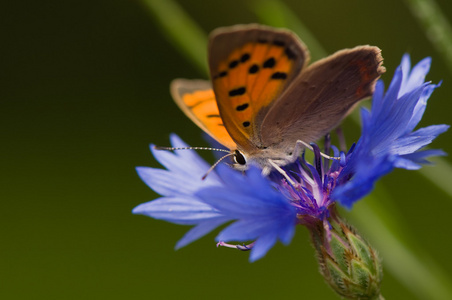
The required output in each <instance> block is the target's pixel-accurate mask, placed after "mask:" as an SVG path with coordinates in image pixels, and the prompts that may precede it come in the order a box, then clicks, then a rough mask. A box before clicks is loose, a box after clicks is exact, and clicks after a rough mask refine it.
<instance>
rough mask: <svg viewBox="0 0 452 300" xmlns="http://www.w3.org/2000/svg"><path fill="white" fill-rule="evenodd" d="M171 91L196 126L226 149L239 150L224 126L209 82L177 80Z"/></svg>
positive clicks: (174, 81) (173, 83) (172, 83)
mask: <svg viewBox="0 0 452 300" xmlns="http://www.w3.org/2000/svg"><path fill="white" fill-rule="evenodd" d="M170 89H171V94H172V96H173V98H174V101H175V102H176V104H177V105H178V106H179V107H180V109H182V111H183V112H184V113H185V114H186V115H187V116H188V117H189V118H190V119H191V120H192V121H193V122H194V123H195V124H196V125H198V126H199V127H200V128H201V129H202V130H204V131H205V132H206V133H208V134H209V135H210V136H211V137H213V138H214V139H215V140H217V141H218V142H219V143H220V144H222V145H224V146H225V147H227V148H229V149H231V150H234V149H236V148H237V146H236V144H235V142H234V141H233V140H232V139H231V136H230V135H229V133H228V132H227V131H226V128H225V127H224V125H223V121H222V120H221V117H220V113H219V111H218V106H217V102H216V100H215V95H214V93H213V90H212V86H211V84H210V82H209V81H205V80H188V79H175V80H173V81H172V82H171V87H170Z"/></svg>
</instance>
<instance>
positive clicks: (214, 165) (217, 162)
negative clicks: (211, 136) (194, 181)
mask: <svg viewBox="0 0 452 300" xmlns="http://www.w3.org/2000/svg"><path fill="white" fill-rule="evenodd" d="M233 155H235V153H229V154H226V155H225V156H223V157H221V158H220V159H219V160H217V161H216V162H215V163H214V164H213V165H212V166H211V167H210V169H209V170H207V172H206V174H204V176H203V177H202V178H201V179H202V180H204V179H206V178H207V175H209V173H210V172H212V171H213V169H215V167H216V166H218V164H219V163H220V162H221V161H222V160H223V159H225V158H226V157H229V156H233Z"/></svg>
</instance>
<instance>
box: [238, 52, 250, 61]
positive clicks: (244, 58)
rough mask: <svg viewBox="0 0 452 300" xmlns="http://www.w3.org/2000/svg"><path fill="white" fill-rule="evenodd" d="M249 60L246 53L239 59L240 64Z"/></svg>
mask: <svg viewBox="0 0 452 300" xmlns="http://www.w3.org/2000/svg"><path fill="white" fill-rule="evenodd" d="M249 59H250V55H249V54H248V53H245V54H243V55H242V57H240V62H242V63H244V62H246V61H247V60H249Z"/></svg>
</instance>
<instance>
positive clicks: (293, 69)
mask: <svg viewBox="0 0 452 300" xmlns="http://www.w3.org/2000/svg"><path fill="white" fill-rule="evenodd" d="M308 60H309V53H308V51H307V50H306V47H305V46H304V45H303V43H302V42H301V41H300V40H299V39H298V38H297V37H296V36H295V35H294V34H293V33H291V32H289V31H287V30H282V29H273V28H269V27H266V26H262V25H238V26H233V27H227V28H220V29H217V30H215V31H214V32H213V33H212V35H211V37H210V42H209V67H210V75H211V78H212V84H213V89H214V92H215V96H216V98H217V103H218V108H219V111H220V115H221V118H222V119H223V122H224V125H225V127H226V129H227V131H228V132H229V134H230V135H231V137H232V139H233V140H234V141H235V142H236V143H237V145H238V147H239V148H240V149H241V150H244V151H245V152H248V153H249V152H252V151H253V150H256V149H258V148H260V147H261V146H262V145H261V137H260V136H259V133H260V132H259V126H260V124H261V122H262V120H263V118H264V116H265V114H266V112H267V111H268V109H269V108H270V107H271V106H272V104H273V103H274V101H275V100H276V99H277V98H278V97H279V96H280V95H281V93H282V92H283V91H284V90H285V88H286V87H287V86H288V85H289V84H290V82H291V81H293V80H294V78H296V77H297V76H298V75H299V73H300V71H301V69H302V68H303V67H304V66H305V65H306V64H307V61H308Z"/></svg>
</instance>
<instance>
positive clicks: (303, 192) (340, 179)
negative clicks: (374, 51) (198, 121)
mask: <svg viewBox="0 0 452 300" xmlns="http://www.w3.org/2000/svg"><path fill="white" fill-rule="evenodd" d="M429 67H430V59H428V58H427V59H424V60H422V61H421V62H420V63H418V64H417V65H416V66H415V67H414V68H413V69H412V70H411V71H410V63H409V56H408V55H405V56H404V57H403V59H402V64H401V66H400V67H399V68H398V69H397V71H396V72H395V75H394V79H393V80H392V82H391V84H390V86H389V88H388V90H387V91H386V93H384V85H383V83H382V82H381V81H379V82H378V83H377V86H376V89H375V93H374V97H373V103H372V110H371V111H367V110H365V109H363V110H362V135H361V138H360V139H359V141H358V142H357V144H356V145H354V146H352V148H351V149H350V150H349V151H348V152H347V153H344V152H340V151H339V150H338V149H337V148H336V147H334V146H330V145H329V141H328V140H327V143H325V152H327V153H329V152H330V151H332V152H333V155H334V156H335V157H340V160H334V161H331V160H326V159H324V158H323V157H322V155H321V153H320V149H319V148H318V146H316V145H315V144H313V151H314V160H313V163H312V164H311V163H309V162H307V161H306V159H305V158H304V156H302V157H301V158H300V159H299V160H297V161H296V162H295V163H293V164H291V165H288V166H284V167H283V171H282V172H278V171H273V172H272V173H271V174H270V175H269V176H268V177H264V176H262V175H261V172H260V170H258V169H257V168H250V169H249V170H248V171H247V172H246V173H245V174H242V173H241V172H238V171H235V170H232V169H230V168H228V167H226V166H219V167H218V168H217V169H215V170H214V171H213V172H211V173H210V174H209V176H207V178H206V180H202V179H201V178H202V177H203V175H204V174H206V172H207V171H208V170H209V164H207V163H206V162H205V161H204V160H202V159H201V158H200V157H199V156H198V155H197V154H196V153H195V152H194V151H193V150H185V151H178V152H176V153H172V152H170V151H156V150H154V149H151V151H152V153H153V154H154V156H155V158H156V159H157V160H158V161H159V162H160V163H161V164H162V165H163V166H164V167H166V169H167V170H162V169H154V168H146V167H139V168H137V171H138V174H139V176H140V177H141V179H142V180H143V181H144V182H145V183H146V184H148V185H149V187H151V188H152V189H153V190H154V191H156V192H157V193H159V194H161V195H162V197H161V198H159V199H157V200H154V201H151V202H148V203H144V204H141V205H139V206H138V207H136V208H135V209H134V210H133V212H134V213H136V214H143V215H147V216H150V217H153V218H157V219H163V220H166V221H169V222H172V223H176V224H183V225H195V227H194V228H192V229H191V230H190V231H188V233H187V234H186V235H185V236H184V237H183V238H182V239H181V240H180V241H179V242H178V243H177V245H176V248H180V247H183V246H185V245H187V244H189V243H191V242H192V241H194V240H196V239H198V238H200V237H202V236H204V235H205V234H207V233H209V232H210V231H212V230H214V229H215V228H217V227H219V226H220V225H224V224H225V223H229V224H228V225H227V226H226V227H225V228H224V229H223V230H222V231H221V232H220V233H219V235H218V236H217V240H218V241H220V242H221V243H222V244H223V242H229V241H238V242H247V241H254V242H253V243H252V246H253V247H252V251H251V256H250V260H251V261H254V260H256V259H259V258H261V257H263V256H264V255H265V254H266V253H267V251H268V250H269V249H270V248H271V247H273V245H274V244H275V243H276V241H278V240H280V241H281V242H282V243H284V244H288V243H290V241H291V239H292V237H293V234H294V230H295V229H294V228H295V225H296V224H302V225H305V226H307V227H308V228H316V229H315V230H318V228H323V229H322V230H324V232H322V233H321V236H325V237H326V238H327V242H328V241H330V240H331V236H332V229H333V228H332V223H331V220H332V219H331V218H332V214H331V212H332V209H333V207H334V204H335V202H336V201H337V202H339V203H340V204H342V205H344V206H345V207H348V208H350V207H351V206H352V205H353V203H354V202H356V201H357V200H359V199H360V198H362V197H363V196H364V195H366V194H367V193H369V192H370V191H371V190H372V188H373V186H374V184H375V182H376V181H377V180H378V179H379V178H380V177H381V176H383V175H385V174H387V173H389V172H390V171H392V170H393V169H394V168H405V169H409V170H412V169H418V168H420V167H421V165H420V164H421V163H425V162H426V158H427V157H429V156H432V155H443V154H444V153H443V152H442V151H440V150H423V147H425V146H426V145H428V144H429V143H430V142H431V141H432V140H433V139H434V138H436V137H437V136H438V135H439V134H440V133H442V132H444V131H446V130H447V129H448V127H449V126H446V125H434V126H429V127H425V128H421V129H418V130H416V131H414V128H415V127H416V125H417V124H418V123H419V121H420V119H421V117H422V115H423V113H424V111H425V107H426V103H427V99H428V98H429V97H430V95H431V93H432V92H433V90H434V89H435V88H436V87H438V86H439V85H434V84H431V83H424V78H425V75H426V74H427V72H428V69H429ZM171 142H172V145H173V146H174V147H186V146H187V145H185V143H183V142H182V141H181V140H180V139H179V138H178V137H177V136H175V135H172V136H171ZM333 234H334V231H333ZM322 247H323V246H322ZM322 247H320V246H319V249H320V248H322ZM329 247H330V246H328V243H326V246H325V247H324V248H325V249H328V248H329ZM238 248H239V249H242V250H243V249H248V248H247V247H245V246H244V247H238ZM322 249H323V248H322ZM322 251H323V250H322ZM328 255H329V254H328ZM378 276H379V275H378ZM378 276H377V277H378ZM377 277H376V278H377Z"/></svg>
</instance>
